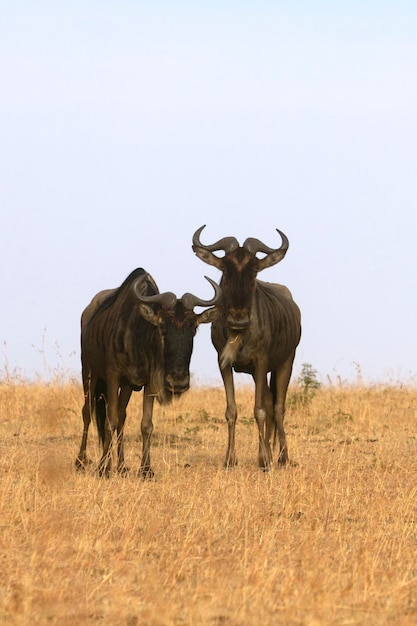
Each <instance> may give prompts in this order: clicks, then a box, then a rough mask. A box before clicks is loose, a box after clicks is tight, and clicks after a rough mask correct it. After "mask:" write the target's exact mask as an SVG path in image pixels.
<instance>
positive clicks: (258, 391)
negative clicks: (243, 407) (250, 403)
mask: <svg viewBox="0 0 417 626" xmlns="http://www.w3.org/2000/svg"><path fill="white" fill-rule="evenodd" d="M254 378H255V407H254V415H255V420H256V424H257V426H258V434H259V452H258V462H259V467H260V468H261V469H263V470H265V471H268V470H269V469H270V468H271V462H272V452H271V445H270V437H271V423H272V395H271V392H270V391H269V389H268V386H267V380H266V370H265V369H264V368H262V369H260V370H259V369H258V371H257V373H256V374H255V376H254Z"/></svg>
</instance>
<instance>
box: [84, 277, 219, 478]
mask: <svg viewBox="0 0 417 626" xmlns="http://www.w3.org/2000/svg"><path fill="white" fill-rule="evenodd" d="M207 280H209V282H210V283H211V285H212V286H213V288H214V291H215V293H214V297H213V298H212V299H211V300H202V299H200V298H197V297H196V296H194V295H192V294H190V293H186V294H184V295H183V296H182V298H179V299H178V298H177V297H176V295H175V294H173V293H171V292H166V293H159V290H158V287H157V285H156V283H155V281H154V279H153V278H152V276H151V275H150V274H148V273H147V272H146V271H145V270H144V269H142V268H139V269H136V270H134V271H133V272H132V273H131V274H130V275H129V276H128V277H127V278H126V280H125V281H124V282H123V284H122V285H121V286H120V287H119V288H117V289H107V290H105V291H101V292H100V293H98V294H97V295H96V296H95V297H94V298H93V299H92V301H91V303H90V304H89V305H88V306H87V308H86V309H85V310H84V312H83V313H82V316H81V364H82V380H83V387H84V396H85V403H84V406H83V409H82V416H83V421H84V429H83V436H82V441H81V447H80V451H79V453H78V456H77V459H76V466H77V468H78V469H83V468H84V467H85V466H86V464H87V463H88V459H87V454H86V447H87V437H88V428H89V425H90V421H91V418H92V417H93V414H95V417H96V422H97V427H98V432H99V436H100V440H101V444H102V447H103V454H102V457H101V460H100V462H99V473H100V474H105V475H108V474H109V471H110V465H111V463H110V457H111V454H110V452H111V445H112V439H113V435H114V433H115V432H117V437H118V445H117V453H118V464H117V467H118V470H119V471H123V470H124V450H123V426H124V423H125V419H126V407H127V405H128V402H129V400H130V396H131V394H132V391H140V390H141V389H142V388H143V414H142V422H141V433H142V461H141V466H140V470H139V471H140V474H142V475H143V476H145V477H152V476H153V471H152V468H151V460H150V442H151V434H152V430H153V424H152V411H153V404H154V399H155V398H156V399H157V400H158V401H159V402H160V403H161V404H167V403H169V402H170V401H171V400H172V397H173V396H179V395H180V394H182V393H183V392H184V391H187V389H188V388H189V385H190V373H189V364H190V359H191V353H192V349H193V341H194V335H195V332H196V329H197V326H198V325H199V324H201V323H204V322H209V321H211V319H212V317H211V315H212V313H213V311H214V310H215V305H216V302H218V300H219V297H220V287H219V286H218V285H217V284H216V283H215V282H214V281H212V280H211V279H210V278H208V279H207ZM196 306H201V307H212V308H208V309H206V310H205V311H203V312H202V313H199V314H197V313H195V312H194V307H196Z"/></svg>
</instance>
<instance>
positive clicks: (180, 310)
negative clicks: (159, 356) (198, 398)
mask: <svg viewBox="0 0 417 626" xmlns="http://www.w3.org/2000/svg"><path fill="white" fill-rule="evenodd" d="M210 282H212V283H213V285H214V284H215V283H214V281H210ZM219 296H220V288H219V287H218V285H216V296H215V298H213V299H212V300H211V301H203V300H200V299H196V298H195V296H192V295H191V294H184V295H183V297H182V299H179V300H177V299H175V304H171V306H168V307H166V308H164V307H158V309H157V310H156V311H155V310H154V309H153V308H152V306H150V305H148V304H144V303H142V304H140V305H139V306H140V312H141V315H142V317H144V318H145V319H146V320H147V321H148V322H150V323H151V324H153V325H154V326H156V327H157V329H158V333H159V336H160V339H161V345H162V350H163V363H164V384H165V388H166V390H167V391H169V392H170V393H172V394H174V395H180V394H182V393H184V392H185V391H187V390H188V389H189V387H190V360H191V355H192V351H193V344H194V336H195V334H196V331H197V327H198V326H199V324H203V323H209V322H212V321H213V320H214V319H215V317H216V316H217V315H218V312H219V309H218V308H216V307H213V308H210V309H206V310H205V311H203V312H202V313H195V312H194V310H193V307H194V305H195V306H206V305H207V303H208V302H210V304H212V303H215V300H216V299H218V298H219Z"/></svg>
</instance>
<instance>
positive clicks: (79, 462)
mask: <svg viewBox="0 0 417 626" xmlns="http://www.w3.org/2000/svg"><path fill="white" fill-rule="evenodd" d="M91 463H92V461H90V459H87V458H86V459H81V458H80V457H79V456H77V458H76V459H75V469H76V470H77V472H85V471H86V469H87V467H88V466H89V465H91Z"/></svg>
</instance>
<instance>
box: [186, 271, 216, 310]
mask: <svg viewBox="0 0 417 626" xmlns="http://www.w3.org/2000/svg"><path fill="white" fill-rule="evenodd" d="M204 278H205V279H206V280H208V281H209V283H210V285H211V286H212V287H213V289H214V296H213V298H212V299H211V300H202V299H201V298H197V296H194V295H193V294H192V293H185V294H184V295H183V296H182V298H181V302H182V303H183V305H184V308H185V309H188V310H189V311H192V310H193V309H194V307H195V306H214V305H215V304H218V303H219V302H220V300H221V297H222V290H221V287H220V285H218V284H217V283H216V282H214V280H212V279H211V278H209V277H208V276H204Z"/></svg>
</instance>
